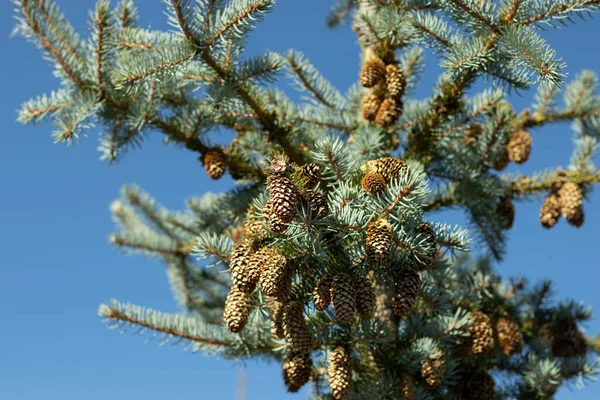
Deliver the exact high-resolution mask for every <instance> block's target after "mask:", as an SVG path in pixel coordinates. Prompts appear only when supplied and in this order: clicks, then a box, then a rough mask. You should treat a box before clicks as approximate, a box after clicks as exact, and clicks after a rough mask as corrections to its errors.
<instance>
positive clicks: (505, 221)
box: [496, 197, 515, 230]
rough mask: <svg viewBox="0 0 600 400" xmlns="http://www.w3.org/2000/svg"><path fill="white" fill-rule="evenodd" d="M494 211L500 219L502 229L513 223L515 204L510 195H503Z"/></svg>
mask: <svg viewBox="0 0 600 400" xmlns="http://www.w3.org/2000/svg"><path fill="white" fill-rule="evenodd" d="M496 213H497V214H498V216H499V217H500V218H501V219H502V229H505V230H509V229H510V228H512V227H513V224H514V223H515V205H514V204H513V202H512V199H511V198H510V197H503V198H501V199H500V203H499V204H498V207H497V208H496Z"/></svg>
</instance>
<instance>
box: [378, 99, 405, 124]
mask: <svg viewBox="0 0 600 400" xmlns="http://www.w3.org/2000/svg"><path fill="white" fill-rule="evenodd" d="M402 108H403V104H402V101H401V100H394V99H393V98H391V97H388V98H387V99H385V100H383V102H382V103H381V106H380V107H379V110H378V111H377V115H376V116H375V123H376V124H377V125H379V126H380V127H382V128H387V127H389V126H392V125H394V124H395V123H396V121H398V118H400V116H401V115H402Z"/></svg>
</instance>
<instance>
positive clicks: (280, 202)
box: [269, 176, 297, 223]
mask: <svg viewBox="0 0 600 400" xmlns="http://www.w3.org/2000/svg"><path fill="white" fill-rule="evenodd" d="M269 190H270V192H271V204H272V207H273V212H274V213H275V214H277V216H278V217H279V218H280V219H281V221H283V222H284V223H288V222H290V221H291V220H292V219H294V215H295V214H296V202H297V197H296V188H295V187H294V184H293V183H292V181H291V180H290V179H289V178H287V177H285V176H277V177H274V178H273V179H271V180H270V182H269Z"/></svg>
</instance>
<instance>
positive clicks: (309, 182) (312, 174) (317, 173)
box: [299, 164, 321, 189]
mask: <svg viewBox="0 0 600 400" xmlns="http://www.w3.org/2000/svg"><path fill="white" fill-rule="evenodd" d="M299 176H300V177H301V178H302V179H303V180H304V181H305V182H306V187H307V188H308V189H312V188H314V187H315V186H316V185H317V183H319V180H320V179H321V167H319V166H318V165H317V164H304V165H303V166H301V167H300V170H299Z"/></svg>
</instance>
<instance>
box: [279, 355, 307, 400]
mask: <svg viewBox="0 0 600 400" xmlns="http://www.w3.org/2000/svg"><path fill="white" fill-rule="evenodd" d="M312 365H313V362H312V358H311V357H310V354H308V353H299V352H297V351H293V352H291V353H290V354H288V355H287V356H286V357H285V359H284V360H283V381H284V382H285V385H286V386H287V388H288V391H289V392H292V393H295V392H297V391H298V390H299V389H300V388H301V387H302V386H304V385H305V384H306V383H307V382H308V381H309V380H310V375H311V372H312Z"/></svg>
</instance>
